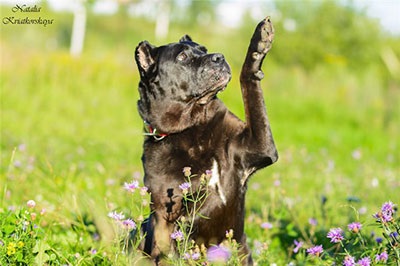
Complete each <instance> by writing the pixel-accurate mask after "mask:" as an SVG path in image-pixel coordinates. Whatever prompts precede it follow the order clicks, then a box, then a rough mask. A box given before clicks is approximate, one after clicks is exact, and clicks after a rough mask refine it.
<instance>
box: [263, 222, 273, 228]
mask: <svg viewBox="0 0 400 266" xmlns="http://www.w3.org/2000/svg"><path fill="white" fill-rule="evenodd" d="M272 227H273V225H272V224H271V223H268V222H265V223H262V224H261V228H263V229H271V228H272Z"/></svg>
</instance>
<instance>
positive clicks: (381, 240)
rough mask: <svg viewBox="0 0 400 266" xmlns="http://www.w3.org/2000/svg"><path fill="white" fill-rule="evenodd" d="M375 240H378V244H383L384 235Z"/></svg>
mask: <svg viewBox="0 0 400 266" xmlns="http://www.w3.org/2000/svg"><path fill="white" fill-rule="evenodd" d="M375 241H376V243H378V244H382V242H383V238H382V237H377V238H375Z"/></svg>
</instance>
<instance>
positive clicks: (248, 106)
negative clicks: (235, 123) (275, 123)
mask: <svg viewBox="0 0 400 266" xmlns="http://www.w3.org/2000/svg"><path fill="white" fill-rule="evenodd" d="M273 38H274V29H273V26H272V23H271V20H270V18H269V17H267V18H266V19H264V20H263V21H261V22H260V23H259V24H258V25H257V28H256V30H255V32H254V34H253V37H252V38H251V41H250V45H249V48H248V51H247V55H246V59H245V62H244V64H243V67H242V72H241V75H240V84H241V87H242V94H243V100H244V107H245V114H246V128H245V130H244V132H243V135H242V144H244V146H245V147H243V148H244V152H245V153H246V154H248V155H249V157H248V158H249V159H248V160H246V161H247V165H246V166H247V168H248V169H252V170H256V169H259V168H262V167H265V166H268V165H270V164H272V163H274V162H275V161H276V160H277V159H278V153H277V151H276V147H275V144H274V140H273V137H272V132H271V128H270V125H269V120H268V117H267V112H266V108H265V103H264V98H263V92H262V90H261V84H260V83H261V82H260V81H261V79H262V78H263V77H264V74H263V72H262V71H261V65H262V62H263V60H264V57H265V55H266V54H267V53H268V51H269V50H270V49H271V44H272V40H273Z"/></svg>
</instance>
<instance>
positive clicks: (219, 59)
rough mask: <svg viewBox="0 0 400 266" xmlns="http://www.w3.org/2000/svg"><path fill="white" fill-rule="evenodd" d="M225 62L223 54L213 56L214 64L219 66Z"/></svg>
mask: <svg viewBox="0 0 400 266" xmlns="http://www.w3.org/2000/svg"><path fill="white" fill-rule="evenodd" d="M224 60H225V58H224V55H223V54H213V55H212V56H211V61H212V62H214V63H217V64H219V63H221V62H223V61H224Z"/></svg>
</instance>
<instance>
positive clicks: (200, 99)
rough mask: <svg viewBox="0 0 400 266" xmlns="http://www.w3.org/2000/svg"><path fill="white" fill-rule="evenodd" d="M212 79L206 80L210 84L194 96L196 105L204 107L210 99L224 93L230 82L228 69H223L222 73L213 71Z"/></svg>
mask: <svg viewBox="0 0 400 266" xmlns="http://www.w3.org/2000/svg"><path fill="white" fill-rule="evenodd" d="M213 72H214V73H213V75H212V77H210V79H209V80H208V83H209V84H210V85H209V86H208V88H207V89H206V90H205V91H204V92H202V93H200V94H198V95H195V96H194V97H195V99H196V101H197V103H198V104H200V105H204V104H207V103H208V102H209V101H210V100H211V99H213V98H215V96H216V95H217V94H218V93H219V92H221V91H224V90H225V88H226V86H227V85H228V83H229V81H230V80H231V71H230V69H229V68H224V69H223V71H220V70H219V71H213Z"/></svg>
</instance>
